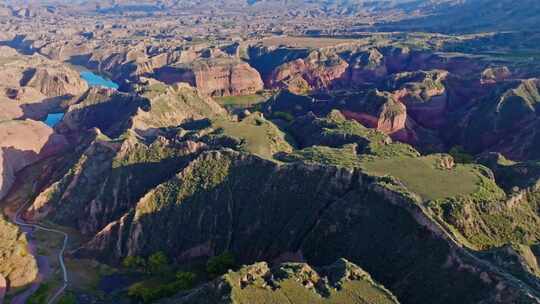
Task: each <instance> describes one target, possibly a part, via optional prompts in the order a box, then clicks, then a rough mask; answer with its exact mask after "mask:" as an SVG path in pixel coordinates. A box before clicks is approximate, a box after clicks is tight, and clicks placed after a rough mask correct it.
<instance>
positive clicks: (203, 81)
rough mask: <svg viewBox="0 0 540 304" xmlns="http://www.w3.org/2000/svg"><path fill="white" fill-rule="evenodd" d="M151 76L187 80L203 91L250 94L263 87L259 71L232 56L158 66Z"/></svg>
mask: <svg viewBox="0 0 540 304" xmlns="http://www.w3.org/2000/svg"><path fill="white" fill-rule="evenodd" d="M155 77H156V78H157V79H158V80H160V81H162V82H165V83H167V84H174V83H179V82H186V83H189V84H190V85H191V86H194V87H196V88H197V89H198V91H199V92H201V93H202V94H204V95H208V96H240V95H250V94H255V93H256V92H258V91H260V90H262V89H263V82H262V79H261V76H260V75H259V72H257V70H255V69H254V68H252V67H251V66H250V65H249V64H247V63H245V62H242V61H239V60H234V59H224V58H218V59H208V60H199V61H195V62H193V63H191V64H186V65H181V66H172V67H166V68H163V69H160V70H159V71H157V72H156V75H155Z"/></svg>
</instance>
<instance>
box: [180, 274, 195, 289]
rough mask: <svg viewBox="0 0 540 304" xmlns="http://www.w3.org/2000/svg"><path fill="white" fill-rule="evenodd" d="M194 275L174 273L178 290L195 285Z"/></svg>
mask: <svg viewBox="0 0 540 304" xmlns="http://www.w3.org/2000/svg"><path fill="white" fill-rule="evenodd" d="M195 278H196V276H195V274H194V273H193V272H185V271H179V272H177V273H176V284H177V287H178V288H179V289H190V288H192V287H193V285H194V283H195Z"/></svg>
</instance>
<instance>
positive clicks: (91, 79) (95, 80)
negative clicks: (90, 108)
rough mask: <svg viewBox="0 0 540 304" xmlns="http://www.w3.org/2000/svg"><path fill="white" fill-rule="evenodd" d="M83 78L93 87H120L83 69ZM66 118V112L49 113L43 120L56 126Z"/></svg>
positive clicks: (49, 124) (51, 125)
mask: <svg viewBox="0 0 540 304" xmlns="http://www.w3.org/2000/svg"><path fill="white" fill-rule="evenodd" d="M81 78H82V79H84V80H85V81H86V83H88V85H89V86H91V87H98V86H99V87H104V88H109V89H115V90H117V89H118V84H116V83H115V82H113V81H111V80H109V79H106V78H103V77H101V76H99V75H96V74H94V73H92V72H90V71H83V72H81ZM62 118H64V113H50V114H48V115H47V118H46V119H45V120H44V121H43V122H44V123H45V124H47V125H48V126H49V127H51V128H52V127H54V126H56V125H57V124H58V123H59V122H60V121H61V120H62Z"/></svg>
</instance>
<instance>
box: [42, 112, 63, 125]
mask: <svg viewBox="0 0 540 304" xmlns="http://www.w3.org/2000/svg"><path fill="white" fill-rule="evenodd" d="M63 117H64V113H50V114H48V115H47V118H45V120H44V121H43V122H44V123H45V124H46V125H48V126H49V127H51V128H52V127H54V126H56V124H58V123H59V122H60V121H61V120H62V118H63Z"/></svg>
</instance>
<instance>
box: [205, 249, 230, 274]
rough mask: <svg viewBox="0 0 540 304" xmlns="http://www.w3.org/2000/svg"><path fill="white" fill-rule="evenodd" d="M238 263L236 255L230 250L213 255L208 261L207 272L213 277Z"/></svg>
mask: <svg viewBox="0 0 540 304" xmlns="http://www.w3.org/2000/svg"><path fill="white" fill-rule="evenodd" d="M235 265H236V263H235V259H234V255H233V254H232V253H230V252H228V251H226V252H224V253H222V254H220V255H217V256H215V257H211V258H210V259H209V260H208V263H206V272H207V273H208V274H209V275H210V276H213V277H217V276H220V275H222V274H224V273H226V272H227V271H228V270H229V269H232V268H234V267H235Z"/></svg>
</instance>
